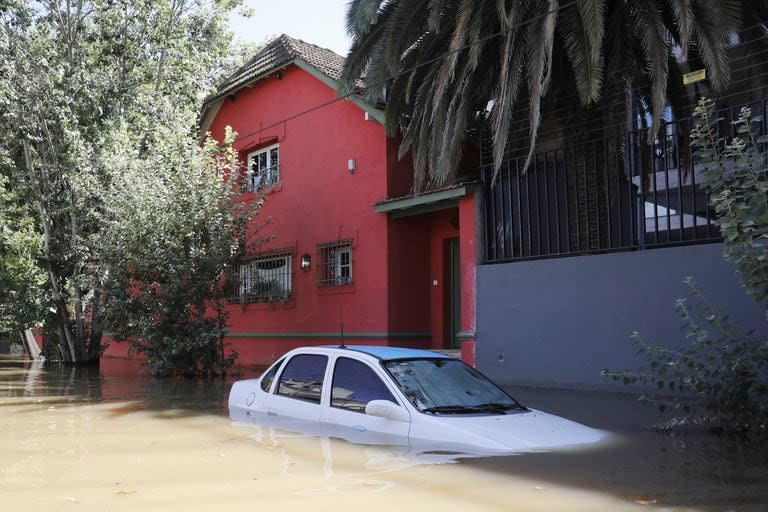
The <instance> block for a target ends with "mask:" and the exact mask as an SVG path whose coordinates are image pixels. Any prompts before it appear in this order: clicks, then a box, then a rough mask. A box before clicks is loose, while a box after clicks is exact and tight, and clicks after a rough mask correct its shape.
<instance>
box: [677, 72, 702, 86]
mask: <svg viewBox="0 0 768 512" xmlns="http://www.w3.org/2000/svg"><path fill="white" fill-rule="evenodd" d="M706 79H707V70H706V69H699V70H696V71H691V72H690V73H686V74H684V75H683V85H691V84H695V83H696V82H701V81H702V80H706Z"/></svg>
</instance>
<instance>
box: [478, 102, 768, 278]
mask: <svg viewBox="0 0 768 512" xmlns="http://www.w3.org/2000/svg"><path fill="white" fill-rule="evenodd" d="M767 104H768V101H766V100H760V101H756V102H752V103H749V104H747V105H746V106H749V107H750V108H751V109H752V112H753V115H755V116H757V115H761V116H763V122H762V125H761V128H760V129H761V131H762V133H763V134H765V133H766V121H765V114H766V105H767ZM740 108H741V105H739V106H737V107H733V108H728V109H725V110H722V111H719V112H718V113H717V115H718V116H719V117H720V118H722V120H721V121H720V122H719V123H718V126H717V128H718V131H719V132H720V135H722V136H729V137H730V136H734V135H735V133H734V126H733V125H732V123H731V121H733V120H735V119H736V118H738V115H739V111H740ZM694 123H695V120H692V119H683V120H678V121H674V122H669V123H665V124H664V125H663V126H662V128H661V130H660V134H661V135H660V136H659V137H657V138H656V141H655V143H654V144H653V145H649V144H648V143H647V131H645V130H634V131H628V132H625V133H623V134H621V135H617V136H612V137H606V138H598V139H594V140H588V141H583V142H579V143H576V144H571V145H564V146H563V147H562V149H556V150H553V151H547V152H543V153H540V154H537V155H536V156H535V157H534V158H533V160H532V162H531V164H530V166H529V168H528V170H527V171H526V172H523V168H524V165H525V157H524V156H521V157H518V158H509V159H507V160H505V161H504V162H503V164H502V167H501V169H500V170H499V173H498V175H497V176H496V180H495V182H494V181H493V179H492V176H493V165H492V164H490V163H488V164H485V165H483V166H482V178H483V183H484V192H485V194H484V197H485V212H484V213H485V226H486V233H485V261H486V262H489V263H490V262H500V261H509V260H519V259H531V258H542V257H551V256H567V255H575V254H584V253H591V252H601V251H611V250H633V249H642V248H650V247H659V246H667V245H677V244H689V243H706V242H712V241H717V240H720V232H719V230H718V228H717V226H716V225H715V223H714V219H715V214H714V211H713V208H712V207H711V206H710V204H709V199H708V197H707V194H706V193H705V192H704V190H703V189H702V188H701V186H700V182H701V173H702V168H701V165H698V164H696V162H695V161H694V158H693V155H692V149H691V145H690V131H691V128H692V125H693V124H694Z"/></svg>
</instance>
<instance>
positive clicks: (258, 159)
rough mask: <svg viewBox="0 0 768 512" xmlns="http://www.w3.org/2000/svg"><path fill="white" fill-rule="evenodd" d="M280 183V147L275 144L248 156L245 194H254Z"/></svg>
mask: <svg viewBox="0 0 768 512" xmlns="http://www.w3.org/2000/svg"><path fill="white" fill-rule="evenodd" d="M278 181H280V146H279V145H278V144H275V145H273V146H269V147H267V148H264V149H259V150H258V151H254V152H253V153H249V154H248V173H247V175H246V177H245V189H246V191H247V192H256V191H257V190H260V189H262V188H264V187H267V186H269V185H274V184H275V183H277V182H278Z"/></svg>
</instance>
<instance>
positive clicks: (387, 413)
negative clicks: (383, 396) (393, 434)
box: [365, 400, 411, 423]
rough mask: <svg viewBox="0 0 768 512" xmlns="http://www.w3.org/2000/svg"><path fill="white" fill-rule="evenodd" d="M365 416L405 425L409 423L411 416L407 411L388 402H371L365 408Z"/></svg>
mask: <svg viewBox="0 0 768 512" xmlns="http://www.w3.org/2000/svg"><path fill="white" fill-rule="evenodd" d="M365 414H368V415H369V416H378V417H379V418H386V419H388V420H393V421H403V422H406V423H408V422H410V421H411V415H410V414H408V411H406V410H405V409H403V408H402V407H400V406H399V405H397V404H396V403H393V402H390V401H389V400H371V401H370V402H368V404H367V405H366V406H365Z"/></svg>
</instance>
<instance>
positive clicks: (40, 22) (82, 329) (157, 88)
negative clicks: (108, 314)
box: [0, 0, 239, 363]
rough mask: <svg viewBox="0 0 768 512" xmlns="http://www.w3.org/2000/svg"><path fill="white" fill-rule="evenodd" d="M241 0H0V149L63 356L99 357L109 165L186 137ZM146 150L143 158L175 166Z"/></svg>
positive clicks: (114, 173) (219, 70) (119, 165)
mask: <svg viewBox="0 0 768 512" xmlns="http://www.w3.org/2000/svg"><path fill="white" fill-rule="evenodd" d="M238 4H239V1H237V0H232V1H227V0H224V1H207V0H147V1H142V2H129V1H124V0H66V1H63V0H61V1H60V0H44V1H42V2H35V3H32V2H24V1H22V0H3V1H2V2H0V132H2V133H3V135H4V136H3V138H2V140H0V151H2V154H3V155H7V159H8V161H9V162H10V165H8V168H9V171H8V172H7V173H6V175H7V176H8V177H9V178H10V180H11V183H13V186H14V190H18V191H19V194H21V195H22V196H23V199H24V200H25V201H27V202H28V203H29V204H30V205H32V208H33V210H34V213H35V215H36V221H37V225H38V226H39V227H38V228H37V231H38V232H39V233H41V235H42V254H41V261H42V265H43V268H44V270H45V273H46V276H47V284H46V286H47V287H48V288H49V289H50V291H51V296H52V299H53V306H54V310H55V312H56V314H55V317H56V321H55V324H51V325H48V326H47V327H48V334H49V335H51V336H53V335H54V334H56V333H58V338H59V346H60V352H61V357H62V359H63V360H65V361H68V362H73V363H82V362H88V361H93V360H96V359H97V358H98V357H99V355H100V353H101V351H102V348H103V347H102V343H101V340H102V337H103V333H104V329H105V323H104V321H103V306H104V305H105V304H106V303H107V302H108V299H109V297H105V295H104V292H105V290H114V287H111V286H110V284H109V281H110V279H111V278H112V275H113V274H112V269H111V265H113V262H112V261H111V260H110V259H109V258H108V256H110V255H111V254H113V253H111V252H109V250H108V249H109V246H110V244H111V243H112V240H111V239H110V238H109V236H110V235H109V234H108V233H109V232H108V231H107V229H106V228H107V224H105V222H104V218H105V215H107V214H108V212H110V211H112V210H113V209H114V207H113V205H111V204H109V202H110V201H113V200H114V194H112V192H111V191H112V190H113V188H114V186H115V183H119V182H120V180H125V179H128V178H126V177H125V176H121V175H119V173H120V172H122V171H125V170H126V169H128V170H135V169H137V168H140V166H141V164H142V163H143V162H147V161H150V160H151V159H152V155H153V154H154V153H153V152H155V151H156V150H155V149H154V148H156V147H158V146H166V145H168V144H169V143H173V144H176V145H177V147H176V149H177V151H179V152H182V153H184V152H189V151H190V147H191V146H193V145H194V144H195V142H196V141H195V134H194V125H195V116H196V113H197V112H198V110H199V106H200V104H201V102H202V99H203V97H204V96H205V95H206V93H208V92H210V91H211V90H212V88H213V85H214V84H215V83H216V82H217V81H219V80H220V78H221V77H222V76H224V75H225V74H226V73H227V72H228V71H229V70H230V69H231V66H232V65H233V64H234V62H233V52H231V49H232V44H231V43H232V37H231V34H230V33H229V32H228V30H227V28H226V27H227V18H228V15H229V13H230V11H231V10H232V9H233V8H235V7H237V5H238ZM234 54H236V52H234ZM177 130H185V131H186V135H187V137H186V139H184V140H182V139H181V138H180V137H179V136H178V133H177ZM118 144H119V147H118ZM166 153H168V151H166ZM121 158H122V159H132V160H133V162H132V163H128V162H124V161H119V159H121ZM152 161H153V166H154V167H153V169H152V170H153V172H156V173H158V174H160V175H166V174H170V173H172V172H174V171H175V169H173V168H172V167H170V166H171V163H170V161H169V162H168V163H166V162H164V161H161V160H158V159H155V160H152ZM189 172H190V173H192V174H194V172H195V170H190V171H189Z"/></svg>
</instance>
